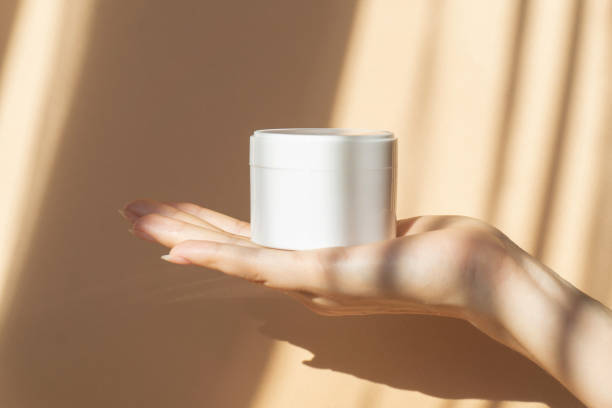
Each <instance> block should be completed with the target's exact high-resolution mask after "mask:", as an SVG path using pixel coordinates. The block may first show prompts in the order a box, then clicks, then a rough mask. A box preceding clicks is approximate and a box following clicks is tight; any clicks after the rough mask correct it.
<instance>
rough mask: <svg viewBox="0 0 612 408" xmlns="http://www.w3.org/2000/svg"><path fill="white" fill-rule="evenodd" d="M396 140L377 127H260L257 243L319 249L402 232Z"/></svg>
mask: <svg viewBox="0 0 612 408" xmlns="http://www.w3.org/2000/svg"><path fill="white" fill-rule="evenodd" d="M396 144H397V142H396V138H395V137H394V136H393V133H391V132H387V131H378V130H358V129H316V128H315V129H267V130H257V131H255V133H254V134H253V135H252V136H251V138H250V160H249V164H250V168H251V239H252V240H253V242H255V243H257V244H260V245H264V246H268V247H273V248H281V249H314V248H323V247H334V246H348V245H358V244H364V243H368V242H374V241H381V240H385V239H389V238H393V237H395V222H396V220H395V194H396V193H395V191H396V160H397V159H396V157H397V152H396V151H397V149H396Z"/></svg>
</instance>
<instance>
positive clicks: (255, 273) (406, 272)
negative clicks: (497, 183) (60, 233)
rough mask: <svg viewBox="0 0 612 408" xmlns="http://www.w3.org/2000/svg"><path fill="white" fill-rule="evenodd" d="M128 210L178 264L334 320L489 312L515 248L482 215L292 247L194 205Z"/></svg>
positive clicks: (428, 220) (142, 234) (141, 205)
mask: <svg viewBox="0 0 612 408" xmlns="http://www.w3.org/2000/svg"><path fill="white" fill-rule="evenodd" d="M122 214H123V215H124V216H125V217H126V218H127V219H128V220H130V221H131V222H132V229H131V231H132V232H133V233H134V234H135V235H136V236H138V237H139V238H143V239H147V240H150V241H153V242H157V243H159V244H162V245H164V246H166V247H169V248H172V249H171V251H170V253H169V254H168V255H166V256H164V257H163V258H164V259H166V260H168V261H170V262H174V263H177V264H196V265H200V266H203V267H208V268H212V269H216V270H219V271H221V272H224V273H226V274H228V275H233V276H238V277H241V278H244V279H247V280H250V281H253V282H257V283H260V284H263V285H265V286H268V287H271V288H275V289H279V290H282V291H284V292H286V293H288V294H290V295H292V296H294V297H296V298H298V299H299V300H300V301H302V302H303V303H304V304H305V305H306V306H308V307H309V308H310V309H312V310H314V311H315V312H317V313H320V314H326V315H352V314H375V313H419V314H437V315H447V316H463V315H464V314H465V313H466V311H472V310H476V309H477V310H481V309H482V308H486V304H487V302H488V299H487V294H488V293H489V290H488V289H489V287H490V285H492V284H493V282H494V280H495V279H496V275H497V274H496V271H497V270H499V269H500V267H501V266H502V264H503V262H504V259H505V258H506V257H505V254H506V253H507V251H506V247H507V245H508V243H509V242H510V241H509V240H507V238H505V236H504V235H503V234H502V233H501V232H499V231H498V230H496V229H495V228H493V227H491V226H489V225H488V224H486V223H484V222H482V221H479V220H476V219H473V218H468V217H461V216H421V217H415V218H410V219H405V220H401V221H398V224H397V231H398V233H397V238H395V239H391V240H387V241H381V242H376V243H371V244H366V245H358V246H351V247H335V248H324V249H316V250H306V251H288V250H280V249H272V248H267V247H263V246H260V245H257V244H255V243H253V242H251V240H250V226H249V224H248V223H246V222H243V221H240V220H237V219H234V218H231V217H229V216H227V215H223V214H220V213H217V212H215V211H212V210H209V209H206V208H202V207H200V206H197V205H195V204H191V203H176V202H173V203H170V202H158V201H153V200H137V201H133V202H131V203H129V204H128V205H127V206H126V207H125V208H124V210H123V211H122Z"/></svg>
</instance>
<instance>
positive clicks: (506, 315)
mask: <svg viewBox="0 0 612 408" xmlns="http://www.w3.org/2000/svg"><path fill="white" fill-rule="evenodd" d="M511 258H512V261H510V262H508V263H507V264H506V266H505V267H506V268H507V270H506V271H505V272H504V274H505V279H503V281H501V282H500V283H499V287H497V288H496V289H495V296H494V297H493V298H494V304H492V305H491V307H492V308H493V313H494V315H495V316H496V319H497V321H498V323H499V325H500V326H501V327H502V328H503V330H505V331H506V333H505V335H506V336H508V337H509V338H511V339H513V342H512V344H508V345H509V346H511V347H513V348H515V349H516V350H517V351H519V352H521V353H523V354H525V355H526V356H527V357H529V358H531V359H532V360H534V361H535V362H536V363H537V364H539V365H540V366H541V367H543V368H544V369H546V370H547V371H548V372H549V373H551V374H552V375H553V376H554V377H556V378H557V379H558V380H559V381H561V382H562V383H563V384H564V385H565V386H566V387H567V388H568V389H569V390H570V391H572V392H573V393H574V394H575V395H576V396H577V397H578V398H580V399H581V400H582V401H583V402H585V403H586V404H587V405H589V406H590V407H612V312H611V311H610V310H609V309H607V308H606V307H605V306H603V305H602V304H600V303H599V302H597V301H595V300H593V299H592V298H590V297H588V296H587V295H585V294H584V293H582V292H580V291H579V290H577V289H576V288H574V287H573V286H571V285H570V284H569V283H568V282H566V281H564V280H563V279H562V278H561V277H559V276H558V275H557V274H556V273H554V272H553V271H552V270H550V269H549V268H547V267H545V266H544V265H542V264H541V263H539V262H537V261H536V260H535V259H533V258H532V257H530V256H529V255H528V254H526V253H524V252H522V251H520V253H517V254H514V256H512V257H511Z"/></svg>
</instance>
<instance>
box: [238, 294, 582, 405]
mask: <svg viewBox="0 0 612 408" xmlns="http://www.w3.org/2000/svg"><path fill="white" fill-rule="evenodd" d="M250 303H251V304H250V306H249V308H248V310H250V313H252V314H253V316H255V317H256V318H258V319H261V320H263V326H262V327H261V331H262V332H263V333H264V334H267V335H268V336H270V337H272V338H275V339H280V340H285V341H288V342H290V343H292V344H295V345H297V346H299V347H302V348H305V349H307V350H309V351H311V352H312V353H313V354H314V357H313V358H312V360H310V361H306V362H304V363H305V364H307V365H309V366H311V367H316V368H325V369H332V370H335V371H340V372H344V373H348V374H352V375H355V376H357V377H359V378H364V379H367V380H370V381H374V382H377V383H383V384H387V385H389V386H391V387H394V388H398V389H405V390H416V391H420V392H422V393H425V394H429V395H434V396H437V397H441V398H449V399H459V398H474V399H490V400H510V401H541V402H544V403H546V404H548V405H549V406H551V407H583V405H582V404H581V403H580V402H579V401H578V400H576V399H575V398H574V397H573V396H572V395H571V394H570V393H569V392H568V391H567V390H566V389H565V388H563V386H562V385H561V384H560V383H558V382H557V381H556V380H555V379H553V378H552V377H551V376H550V375H548V374H547V373H546V372H545V371H543V370H542V369H541V368H539V367H538V366H536V365H535V364H534V363H532V362H531V361H529V360H527V359H526V358H524V357H522V356H521V355H519V354H518V353H516V352H514V351H512V350H510V349H508V348H506V347H505V346H502V345H501V344H499V343H497V342H496V341H494V340H492V339H490V338H489V337H487V336H485V335H484V334H482V333H481V332H479V331H478V330H477V329H475V328H474V327H472V326H471V325H470V324H468V323H466V322H464V321H461V320H456V319H450V318H442V317H433V316H401V315H384V316H383V315H381V316H367V317H361V316H358V317H357V316H356V317H343V318H337V317H322V316H318V315H315V314H313V313H311V312H310V311H308V310H307V309H306V308H304V307H302V306H301V305H299V304H297V303H295V302H291V303H292V305H291V304H288V303H289V302H284V303H287V304H283V305H282V306H281V305H279V304H276V303H278V302H274V301H269V300H256V301H251V302H250ZM281 307H282V308H283V309H287V310H288V312H287V313H286V314H283V315H279V314H276V313H274V310H277V309H279V308H281Z"/></svg>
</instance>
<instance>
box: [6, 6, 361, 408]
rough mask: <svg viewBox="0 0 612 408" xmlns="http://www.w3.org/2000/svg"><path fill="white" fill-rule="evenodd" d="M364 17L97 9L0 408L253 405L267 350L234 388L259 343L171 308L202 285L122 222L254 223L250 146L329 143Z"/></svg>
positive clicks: (209, 318) (10, 336) (224, 309)
mask: <svg viewBox="0 0 612 408" xmlns="http://www.w3.org/2000/svg"><path fill="white" fill-rule="evenodd" d="M354 6H355V5H354V3H352V2H328V1H315V2H307V3H306V2H305V3H299V2H285V1H282V0H278V1H263V2H244V1H224V2H200V1H182V2H180V3H170V2H163V1H160V2H150V1H140V0H137V1H130V2H122V1H112V2H111V1H100V2H98V3H97V6H96V9H95V10H94V11H93V15H92V20H91V21H92V26H91V29H90V33H91V34H90V35H91V37H90V38H89V39H88V44H87V51H86V55H85V58H84V63H83V67H82V70H81V72H80V73H79V75H80V77H79V83H78V88H77V89H76V92H75V94H74V95H75V96H74V100H73V103H72V106H71V109H70V112H69V115H68V120H67V122H66V123H65V124H64V128H63V132H62V137H61V145H60V146H59V148H58V150H57V152H58V153H57V156H56V159H55V162H54V165H53V168H52V174H51V176H50V183H49V185H48V187H47V191H46V194H45V195H44V202H43V205H42V206H41V208H42V210H41V213H40V214H30V216H31V217H37V220H38V221H37V225H36V230H35V233H34V238H33V240H32V242H28V243H24V245H28V248H27V253H28V257H27V260H26V261H25V263H24V265H21V266H20V267H19V269H18V270H15V271H14V273H13V275H14V276H18V277H19V280H18V282H17V283H16V293H15V296H14V301H13V304H12V305H11V309H10V312H9V321H8V322H7V324H6V325H5V326H4V327H5V328H6V330H5V331H4V333H3V337H2V339H1V340H2V341H1V348H0V361H2V364H0V405H2V406H27V407H36V406H41V407H42V406H44V407H67V406H87V407H98V406H99V407H108V406H116V407H117V406H126V407H127V406H129V407H133V406H150V407H156V406H160V407H167V406H180V407H191V406H193V407H196V406H197V407H201V406H203V405H208V406H246V405H247V404H248V401H249V399H250V398H251V395H252V393H253V392H254V390H255V389H256V387H257V385H258V380H259V376H260V372H261V370H262V368H263V367H264V365H265V362H266V358H267V353H268V348H269V347H270V346H271V344H272V342H271V341H270V340H269V339H266V338H263V337H261V336H259V337H257V338H255V339H253V342H252V344H251V345H250V347H255V348H254V353H252V355H249V356H247V357H248V359H246V358H245V361H244V362H243V363H242V364H241V366H240V373H237V372H233V373H229V374H228V373H227V372H226V371H227V370H226V368H225V367H226V365H227V364H228V360H230V359H231V358H232V356H233V355H235V354H237V353H240V352H242V349H241V348H242V347H243V346H244V345H243V343H242V342H243V341H244V339H248V338H250V337H249V336H250V334H249V333H256V331H255V330H253V329H252V328H249V327H248V324H249V323H248V322H246V319H245V318H244V317H245V316H246V314H245V312H244V311H243V310H242V309H241V307H240V305H234V306H232V305H227V304H225V303H224V304H219V303H215V302H211V303H207V304H206V305H205V307H201V305H195V306H194V305H193V304H183V303H181V304H180V305H178V306H176V305H174V306H173V305H171V306H168V305H165V304H164V305H163V306H160V304H159V302H156V298H157V296H158V295H159V293H160V292H164V291H165V290H167V289H172V288H175V289H174V290H171V291H170V293H172V294H173V295H174V294H176V293H177V291H178V292H180V288H185V287H193V286H194V285H195V286H198V285H204V286H205V285H206V283H205V281H206V280H207V279H208V278H209V276H208V275H207V272H206V271H202V270H196V269H191V270H190V269H187V270H185V271H181V272H179V273H177V269H176V268H175V267H171V266H170V265H164V263H163V262H162V261H160V260H159V258H158V257H159V255H160V254H161V253H162V252H161V250H159V249H156V248H150V247H149V246H148V245H146V244H144V243H140V242H137V241H136V240H135V239H133V238H132V237H130V236H129V234H128V233H127V232H126V229H127V225H125V223H124V221H123V220H122V219H121V218H120V217H119V215H118V214H117V209H118V208H120V207H121V206H123V204H124V203H125V202H126V201H128V200H131V199H134V198H137V197H155V198H159V199H179V200H189V201H194V202H199V203H203V204H205V205H207V206H209V207H211V208H217V209H222V210H223V211H224V212H227V213H230V214H233V215H235V216H238V217H241V218H248V212H249V172H248V136H249V135H250V134H251V133H252V131H253V129H257V128H263V127H287V126H326V125H327V123H328V120H329V112H331V110H332V106H333V103H334V95H335V91H336V89H335V88H336V83H337V80H338V76H339V74H340V69H341V67H342V63H343V59H344V51H345V49H346V46H347V41H348V37H349V34H350V31H351V24H352V20H353V14H354V10H353V9H354ZM2 18H4V15H3V16H2ZM68 52H69V50H68ZM51 102H52V101H51ZM40 137H41V139H42V138H44V130H43V131H41V132H40ZM34 254H35V255H34ZM232 282H235V281H232ZM176 288H178V289H176ZM252 295H253V294H252V293H250V292H249V293H247V294H245V296H252ZM177 296H180V294H179V295H177ZM251 337H252V336H251ZM239 349H240V350H239ZM245 349H247V348H246V347H245ZM224 370H225V371H224ZM224 372H225V373H226V375H225V377H224V375H223V373H224ZM236 376H241V377H240V378H241V379H242V381H241V384H240V388H239V389H237V388H236V387H235V384H234V383H233V382H232V381H230V380H233V378H235V377H236ZM225 380H227V381H228V382H227V383H224V381H225ZM213 401H220V402H219V403H217V404H215V403H213Z"/></svg>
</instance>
